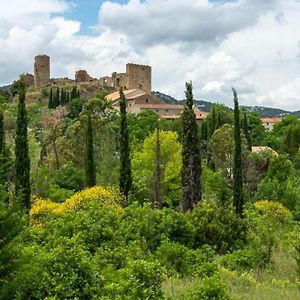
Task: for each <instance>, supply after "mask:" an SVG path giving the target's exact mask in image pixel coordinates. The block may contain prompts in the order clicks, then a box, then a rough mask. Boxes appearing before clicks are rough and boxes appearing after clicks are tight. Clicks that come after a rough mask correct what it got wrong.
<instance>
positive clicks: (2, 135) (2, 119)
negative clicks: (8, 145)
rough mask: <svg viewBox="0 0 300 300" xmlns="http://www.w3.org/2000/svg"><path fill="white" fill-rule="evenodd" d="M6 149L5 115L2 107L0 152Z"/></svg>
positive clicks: (0, 116) (0, 110) (0, 115)
mask: <svg viewBox="0 0 300 300" xmlns="http://www.w3.org/2000/svg"><path fill="white" fill-rule="evenodd" d="M3 150H4V116H3V111H2V109H1V107H0V154H1V153H2V151H3Z"/></svg>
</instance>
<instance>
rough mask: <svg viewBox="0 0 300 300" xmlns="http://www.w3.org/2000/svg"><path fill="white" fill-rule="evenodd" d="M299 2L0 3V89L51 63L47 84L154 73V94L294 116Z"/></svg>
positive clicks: (299, 75) (299, 96)
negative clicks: (135, 71)
mask: <svg viewBox="0 0 300 300" xmlns="http://www.w3.org/2000/svg"><path fill="white" fill-rule="evenodd" d="M299 16H300V0H264V1H261V0H231V1H225V0H224V1H222V0H184V1H182V0H118V1H112V0H110V1H105V0H9V1H7V0H0V85H5V84H9V83H11V82H12V81H13V80H15V79H17V78H18V75H19V74H21V73H26V72H28V73H33V62H34V57H35V56H36V55H38V54H48V55H49V56H50V57H51V77H70V78H74V74H75V71H76V70H79V69H85V70H87V71H88V73H89V74H90V75H92V76H94V77H101V76H105V75H110V74H111V73H112V72H113V71H117V72H125V64H126V63H127V62H132V63H139V64H147V65H151V66H152V77H153V78H152V79H153V84H152V89H153V90H155V91H160V92H163V93H166V94H168V95H171V96H173V97H175V98H177V99H183V98H184V88H185V82H186V81H192V82H193V87H194V97H195V98H196V99H204V100H208V101H214V102H220V103H224V104H226V105H229V106H232V94H231V87H235V88H236V89H237V91H238V94H239V99H240V103H241V104H242V105H253V106H254V105H263V106H270V107H278V108H283V109H287V110H300V30H299V28H300V17H299Z"/></svg>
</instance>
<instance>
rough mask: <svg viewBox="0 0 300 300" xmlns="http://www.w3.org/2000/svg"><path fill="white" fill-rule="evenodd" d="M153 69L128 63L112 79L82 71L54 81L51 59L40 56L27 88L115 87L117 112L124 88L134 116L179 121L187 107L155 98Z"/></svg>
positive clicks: (202, 115)
mask: <svg viewBox="0 0 300 300" xmlns="http://www.w3.org/2000/svg"><path fill="white" fill-rule="evenodd" d="M151 78H152V70H151V67H150V66H146V65H139V64H132V63H127V64H126V72H125V73H117V72H113V73H112V75H111V76H105V77H100V78H99V79H98V78H93V77H92V76H90V75H89V74H88V72H87V71H86V70H78V71H76V73H75V82H74V80H71V79H68V78H63V79H51V78H50V57H49V56H47V55H38V56H36V57H35V62H34V76H33V75H31V74H26V75H25V82H26V84H27V85H34V87H35V88H39V87H42V86H48V85H56V84H59V83H60V84H65V83H71V84H74V83H76V84H78V85H79V86H80V85H81V84H84V83H88V84H94V85H96V86H98V87H99V88H111V89H112V90H115V92H112V93H111V94H109V95H107V96H106V100H107V101H109V102H111V104H112V106H113V107H114V108H115V109H117V110H118V109H119V98H120V97H119V96H120V95H119V90H120V88H123V90H124V94H125V97H126V102H127V110H128V111H129V112H132V113H139V112H141V111H145V110H151V111H154V112H156V113H158V114H159V115H160V117H161V118H163V119H169V120H175V119H178V118H179V117H180V115H181V113H182V111H183V108H184V107H183V105H174V104H166V103H162V102H161V100H160V99H158V98H157V97H155V96H153V95H152V93H151V92H152V79H151ZM195 113H196V118H197V119H198V120H199V121H201V120H203V119H204V118H205V117H206V113H203V112H200V111H198V110H197V109H195Z"/></svg>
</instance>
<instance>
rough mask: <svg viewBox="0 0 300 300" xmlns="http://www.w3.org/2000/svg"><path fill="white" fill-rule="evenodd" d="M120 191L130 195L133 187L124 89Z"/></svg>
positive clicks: (121, 91)
mask: <svg viewBox="0 0 300 300" xmlns="http://www.w3.org/2000/svg"><path fill="white" fill-rule="evenodd" d="M119 138H120V183H119V187H120V192H121V193H122V194H123V195H124V196H125V197H128V195H129V193H130V191H131V187H132V178H131V159H130V147H129V134H128V125H127V113H126V98H125V95H124V93H123V90H122V89H121V90H120V137H119Z"/></svg>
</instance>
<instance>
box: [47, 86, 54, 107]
mask: <svg viewBox="0 0 300 300" xmlns="http://www.w3.org/2000/svg"><path fill="white" fill-rule="evenodd" d="M48 108H50V109H51V108H54V107H53V90H52V88H51V89H50V92H49V100H48Z"/></svg>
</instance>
